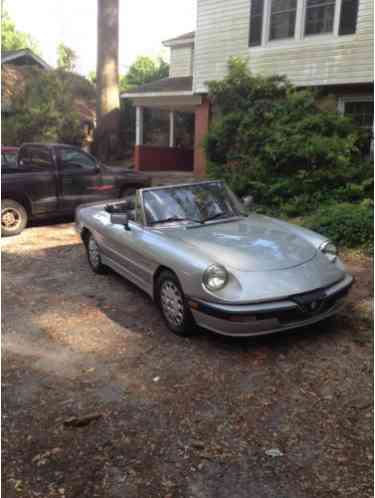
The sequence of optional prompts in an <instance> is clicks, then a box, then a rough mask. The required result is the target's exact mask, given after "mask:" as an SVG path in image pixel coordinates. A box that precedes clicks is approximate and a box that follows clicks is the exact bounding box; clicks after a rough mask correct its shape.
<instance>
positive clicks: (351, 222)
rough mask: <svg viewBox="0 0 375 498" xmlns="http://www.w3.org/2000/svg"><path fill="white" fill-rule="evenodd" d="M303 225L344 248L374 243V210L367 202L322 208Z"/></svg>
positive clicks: (306, 219)
mask: <svg viewBox="0 0 375 498" xmlns="http://www.w3.org/2000/svg"><path fill="white" fill-rule="evenodd" d="M304 225H305V226H307V227H309V228H311V229H312V230H315V231H316V232H319V233H321V234H322V235H326V236H327V237H328V238H330V239H331V240H333V241H334V242H335V243H337V244H340V245H343V246H346V247H358V246H371V247H372V246H373V243H374V210H373V207H372V206H371V205H370V202H368V201H364V202H362V203H360V204H350V203H340V204H332V205H325V206H322V207H321V208H320V209H319V210H318V211H317V212H316V213H315V214H313V215H311V216H310V217H307V218H305V220H304Z"/></svg>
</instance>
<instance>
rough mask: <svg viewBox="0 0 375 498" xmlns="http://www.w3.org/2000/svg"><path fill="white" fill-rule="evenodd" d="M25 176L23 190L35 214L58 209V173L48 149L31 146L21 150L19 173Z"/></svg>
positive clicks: (40, 146) (18, 165) (41, 146)
mask: <svg viewBox="0 0 375 498" xmlns="http://www.w3.org/2000/svg"><path fill="white" fill-rule="evenodd" d="M18 171H19V173H30V174H27V175H23V179H22V184H23V185H22V188H23V190H24V192H25V193H26V194H27V196H28V197H29V199H30V201H31V203H32V210H33V214H36V215H38V214H47V213H53V212H55V211H57V209H58V200H59V199H58V191H57V174H56V173H57V172H56V168H55V164H54V161H53V158H52V155H51V151H50V149H49V148H48V147H45V146H43V145H30V146H25V147H22V148H21V149H20V152H19V156H18V164H17V172H18Z"/></svg>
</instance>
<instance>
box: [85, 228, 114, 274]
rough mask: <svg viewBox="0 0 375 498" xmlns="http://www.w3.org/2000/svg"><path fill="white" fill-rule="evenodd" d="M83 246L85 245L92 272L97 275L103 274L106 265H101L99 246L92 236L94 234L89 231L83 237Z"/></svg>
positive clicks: (105, 270)
mask: <svg viewBox="0 0 375 498" xmlns="http://www.w3.org/2000/svg"><path fill="white" fill-rule="evenodd" d="M85 246H86V254H87V259H88V262H89V265H90V266H91V269H92V271H93V272H94V273H97V274H98V275H103V274H104V273H107V270H108V269H107V267H106V266H105V265H103V263H102V258H101V255H100V251H99V246H98V244H97V242H96V240H95V238H94V236H93V235H92V234H91V233H90V234H88V235H87V237H85Z"/></svg>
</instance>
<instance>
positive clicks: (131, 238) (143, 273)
mask: <svg viewBox="0 0 375 498" xmlns="http://www.w3.org/2000/svg"><path fill="white" fill-rule="evenodd" d="M128 215H129V230H125V227H124V226H122V225H116V224H112V223H111V222H110V215H109V214H108V216H109V223H107V224H106V225H105V228H104V232H103V234H104V237H103V239H102V241H101V242H102V250H103V253H104V255H105V256H107V257H108V258H110V260H111V266H112V267H113V268H114V269H115V270H117V271H118V272H119V273H121V274H122V275H124V276H125V277H126V278H127V279H129V280H130V281H132V282H134V283H136V284H137V285H138V286H139V287H141V288H143V289H144V290H145V291H146V292H151V291H152V284H153V273H154V271H155V266H156V263H155V262H154V260H153V259H152V257H151V256H150V250H149V249H148V237H149V234H148V232H147V230H145V228H144V225H143V217H142V212H141V209H140V203H139V192H137V195H136V202H135V209H134V210H132V211H131V212H129V213H128Z"/></svg>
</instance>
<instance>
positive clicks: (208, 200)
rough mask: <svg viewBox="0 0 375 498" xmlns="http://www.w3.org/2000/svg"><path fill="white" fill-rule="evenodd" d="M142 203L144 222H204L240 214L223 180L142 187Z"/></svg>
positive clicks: (236, 202) (239, 206) (236, 203)
mask: <svg viewBox="0 0 375 498" xmlns="http://www.w3.org/2000/svg"><path fill="white" fill-rule="evenodd" d="M143 203H144V210H145V215H146V221H147V224H148V225H157V224H162V223H165V224H167V223H185V224H189V223H201V224H202V223H206V222H208V221H211V220H219V219H225V218H232V217H234V216H240V215H241V205H240V202H239V201H238V200H237V199H236V197H235V195H234V194H233V193H232V192H231V191H230V190H229V189H228V188H227V187H226V186H225V184H224V183H223V182H207V183H198V184H192V185H182V186H177V187H166V188H158V189H155V190H146V191H145V192H144V193H143Z"/></svg>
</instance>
